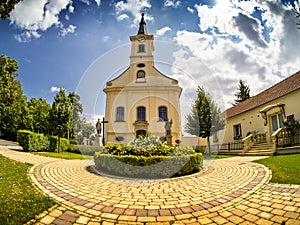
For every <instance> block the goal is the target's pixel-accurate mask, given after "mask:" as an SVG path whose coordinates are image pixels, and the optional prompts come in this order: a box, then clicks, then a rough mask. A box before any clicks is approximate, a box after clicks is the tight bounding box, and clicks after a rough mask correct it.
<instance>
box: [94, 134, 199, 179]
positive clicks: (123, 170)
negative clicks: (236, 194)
mask: <svg viewBox="0 0 300 225" xmlns="http://www.w3.org/2000/svg"><path fill="white" fill-rule="evenodd" d="M202 160H203V158H202V154H201V153H196V152H195V151H194V149H193V148H192V147H190V146H167V145H166V144H165V143H164V142H161V141H159V139H158V138H156V137H139V138H138V139H136V140H134V141H133V142H131V143H129V144H128V145H117V144H114V145H107V146H105V147H103V152H101V153H100V152H98V153H96V154H95V156H94V161H95V164H96V168H97V169H98V170H99V171H103V172H105V173H109V174H114V175H118V176H125V177H137V178H165V177H171V176H182V175H187V174H191V173H193V172H195V171H198V170H199V168H200V167H201V166H202Z"/></svg>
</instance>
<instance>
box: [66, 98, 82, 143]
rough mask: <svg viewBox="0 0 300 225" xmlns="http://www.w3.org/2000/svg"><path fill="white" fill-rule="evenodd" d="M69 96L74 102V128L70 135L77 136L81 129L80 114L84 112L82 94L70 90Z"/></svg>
mask: <svg viewBox="0 0 300 225" xmlns="http://www.w3.org/2000/svg"><path fill="white" fill-rule="evenodd" d="M68 97H69V99H70V101H71V103H72V128H71V133H70V137H71V138H76V136H77V135H78V132H79V129H80V115H81V114H82V112H83V107H82V104H81V103H80V96H79V95H78V94H76V93H75V92H70V93H69V95H68Z"/></svg>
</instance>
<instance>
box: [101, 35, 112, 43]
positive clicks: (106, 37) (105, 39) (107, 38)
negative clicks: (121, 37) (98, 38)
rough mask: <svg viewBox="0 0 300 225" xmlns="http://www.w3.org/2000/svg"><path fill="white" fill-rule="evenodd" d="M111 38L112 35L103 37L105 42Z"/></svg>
mask: <svg viewBox="0 0 300 225" xmlns="http://www.w3.org/2000/svg"><path fill="white" fill-rule="evenodd" d="M110 39H111V37H110V36H104V37H103V38H102V41H103V42H107V41H109V40H110Z"/></svg>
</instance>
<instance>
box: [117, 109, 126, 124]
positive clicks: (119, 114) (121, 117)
mask: <svg viewBox="0 0 300 225" xmlns="http://www.w3.org/2000/svg"><path fill="white" fill-rule="evenodd" d="M116 121H118V122H122V121H125V120H124V107H122V106H120V107H117V113H116Z"/></svg>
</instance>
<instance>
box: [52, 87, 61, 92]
mask: <svg viewBox="0 0 300 225" xmlns="http://www.w3.org/2000/svg"><path fill="white" fill-rule="evenodd" d="M50 90H51V92H58V91H59V90H60V88H59V87H56V86H52V87H51V89H50Z"/></svg>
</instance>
